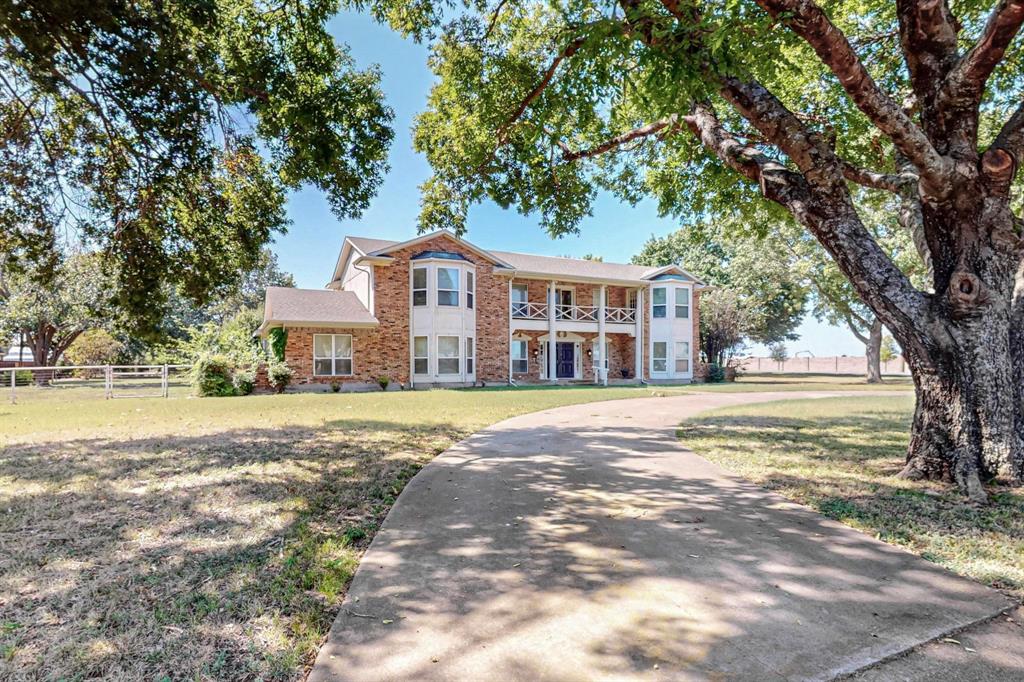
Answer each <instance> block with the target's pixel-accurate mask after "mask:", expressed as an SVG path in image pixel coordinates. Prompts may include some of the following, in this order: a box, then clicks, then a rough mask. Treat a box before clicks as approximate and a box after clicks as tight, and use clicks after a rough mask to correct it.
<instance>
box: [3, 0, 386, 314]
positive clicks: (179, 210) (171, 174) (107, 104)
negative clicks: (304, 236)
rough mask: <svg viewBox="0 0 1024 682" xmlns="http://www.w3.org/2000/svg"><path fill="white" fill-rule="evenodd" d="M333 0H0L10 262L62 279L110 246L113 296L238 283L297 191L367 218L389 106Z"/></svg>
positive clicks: (129, 298)
mask: <svg viewBox="0 0 1024 682" xmlns="http://www.w3.org/2000/svg"><path fill="white" fill-rule="evenodd" d="M338 9H339V0H293V1H288V2H264V1H263V0H198V1H197V0H160V1H156V2H149V1H148V0H0V262H2V263H3V266H4V267H5V268H7V269H8V270H12V269H21V270H22V271H23V272H31V273H35V274H36V276H37V277H40V278H42V279H41V280H40V281H41V283H42V284H43V285H46V284H47V283H48V282H47V280H49V285H50V286H53V280H54V279H55V278H56V277H57V273H58V271H59V269H60V254H61V253H62V251H63V250H64V247H66V245H67V244H75V243H77V242H79V241H84V242H85V243H86V245H87V248H90V249H101V250H102V251H103V252H104V253H105V256H106V257H105V259H104V261H103V263H104V267H105V268H106V269H107V270H108V271H109V272H110V273H111V274H112V275H113V276H114V277H115V280H116V281H115V284H114V286H113V287H112V289H111V291H110V294H111V298H112V302H113V303H114V304H115V306H116V307H118V308H121V309H124V310H126V311H128V312H129V313H131V319H133V320H135V321H137V322H141V323H148V324H139V325H137V326H138V327H139V328H140V329H146V328H150V329H151V328H152V326H153V324H154V323H155V322H156V321H158V320H160V319H161V317H162V312H163V311H162V308H163V304H164V303H165V302H166V301H165V299H166V296H165V293H164V292H167V291H171V290H174V289H177V290H180V291H182V292H184V293H185V294H186V295H188V296H189V297H190V298H192V299H194V300H196V301H197V302H202V301H203V300H204V299H206V298H208V297H209V295H210V294H211V292H213V293H215V292H217V291H218V290H220V289H222V288H223V287H224V286H229V285H231V284H233V283H235V282H236V281H237V280H238V278H239V275H240V273H243V272H246V271H249V270H251V269H252V268H253V267H254V266H255V265H256V264H257V262H258V259H259V257H260V252H261V249H262V247H263V246H264V245H266V244H267V243H268V241H269V240H270V239H271V237H272V235H273V234H274V233H275V232H279V231H282V230H283V229H284V228H285V227H286V226H287V218H286V214H285V197H286V192H287V191H288V190H292V189H296V188H298V187H300V186H302V185H304V184H310V185H312V186H315V187H317V188H319V189H320V190H322V191H323V192H324V193H325V195H326V197H327V198H328V200H329V201H330V203H331V206H332V208H333V209H334V211H335V213H336V214H337V215H339V216H340V217H354V216H358V215H359V214H360V213H361V211H362V210H363V209H364V208H365V207H366V206H367V204H368V202H369V200H370V198H371V197H372V196H373V194H374V192H375V191H376V188H377V186H378V184H379V183H380V181H381V179H382V177H383V174H384V173H385V172H386V170H387V161H386V158H387V150H388V146H389V144H390V142H391V139H392V130H391V125H390V124H391V120H392V113H391V111H390V109H389V108H388V107H387V106H386V105H385V104H384V102H383V95H382V93H381V91H380V87H379V80H380V74H379V73H378V72H377V70H376V69H373V68H370V69H365V70H361V69H359V68H357V67H356V66H355V64H354V62H353V60H352V58H351V57H350V56H349V54H348V52H347V49H346V48H345V47H344V46H343V45H339V44H337V43H336V42H335V40H334V38H333V37H332V36H331V34H330V33H329V32H328V30H327V22H328V21H330V20H331V19H332V18H333V17H334V16H335V15H336V14H337V12H338Z"/></svg>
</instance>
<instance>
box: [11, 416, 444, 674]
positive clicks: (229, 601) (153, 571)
mask: <svg viewBox="0 0 1024 682" xmlns="http://www.w3.org/2000/svg"><path fill="white" fill-rule="evenodd" d="M462 435H464V432H463V431H462V430H461V429H459V428H458V427H455V426H452V425H450V424H438V425H433V426H430V427H422V428H421V427H411V426H409V425H406V424H401V423H396V422H391V421H386V420H380V421H369V420H358V421H355V420H348V421H336V422H333V423H327V424H325V425H324V426H321V427H307V426H302V427H285V428H273V429H259V428H253V429H237V430H229V431H224V432H219V433H212V434H204V435H200V436H185V435H178V436H176V435H163V436H154V437H149V438H136V439H131V440H126V439H123V438H87V439H79V440H66V441H54V440H48V441H44V442H30V443H19V444H12V445H9V446H6V447H5V448H4V449H3V450H2V452H0V506H2V507H3V509H4V512H5V513H4V514H3V515H0V547H2V548H3V552H2V553H0V604H2V605H3V609H2V610H3V613H4V616H3V622H2V623H0V625H2V628H0V653H2V656H0V677H7V676H8V675H10V676H12V677H19V676H20V677H25V678H26V679H28V678H33V677H45V678H48V679H61V678H67V679H77V678H87V677H97V676H99V677H104V678H107V679H161V678H163V677H165V676H166V677H167V678H168V679H196V678H216V679H243V678H244V679H259V678H262V679H296V678H298V677H301V675H302V674H303V671H304V670H305V668H306V666H307V665H308V664H309V663H310V662H311V660H312V656H313V655H314V654H315V652H316V649H317V648H318V647H319V645H320V643H321V641H322V638H323V636H324V634H325V633H326V631H327V628H328V627H329V626H330V623H331V622H332V620H333V618H334V616H335V615H336V613H337V609H338V605H339V604H340V602H341V598H342V597H343V595H344V591H345V589H346V588H347V585H348V582H349V580H350V579H351V576H352V574H353V572H354V571H355V567H356V565H357V563H358V559H359V556H360V554H361V553H362V551H363V549H364V548H365V547H366V546H367V545H368V543H369V541H370V539H371V538H372V537H373V534H374V532H375V531H376V528H377V527H378V526H379V524H380V522H381V520H382V519H383V517H384V515H385V514H386V512H387V510H388V509H389V508H390V506H391V505H392V504H393V503H394V500H395V498H396V497H397V495H398V493H399V492H400V491H401V489H402V488H403V487H404V485H405V484H406V482H408V480H409V479H410V478H411V477H412V476H413V475H414V474H415V473H416V472H417V471H418V470H419V468H420V467H421V466H422V465H423V464H424V463H425V462H426V461H428V460H429V459H430V458H432V457H433V456H434V455H435V454H436V453H437V452H439V451H440V450H442V449H443V448H444V447H446V446H447V445H448V444H450V443H451V442H452V441H453V440H455V439H457V438H459V437H461V436H462Z"/></svg>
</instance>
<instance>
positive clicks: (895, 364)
mask: <svg viewBox="0 0 1024 682" xmlns="http://www.w3.org/2000/svg"><path fill="white" fill-rule="evenodd" d="M738 364H739V367H740V370H741V371H743V372H751V373H757V374H864V373H866V372H867V370H868V359H867V358H864V357H856V356H852V357H851V356H845V355H838V356H831V357H817V358H812V357H801V358H789V359H787V360H786V361H784V362H779V361H778V360H773V359H772V358H756V357H749V358H743V359H741V360H740V361H739V363H738ZM882 374H889V375H903V376H910V370H909V369H908V368H907V363H906V362H904V361H903V358H902V357H899V358H895V359H893V360H889V361H888V362H883V363H882Z"/></svg>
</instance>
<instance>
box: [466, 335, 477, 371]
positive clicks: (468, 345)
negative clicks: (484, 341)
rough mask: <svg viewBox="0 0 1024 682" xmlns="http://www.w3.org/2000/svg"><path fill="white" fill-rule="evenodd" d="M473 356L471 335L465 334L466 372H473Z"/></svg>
mask: <svg viewBox="0 0 1024 682" xmlns="http://www.w3.org/2000/svg"><path fill="white" fill-rule="evenodd" d="M474 357H475V356H474V350H473V337H472V336H467V337H466V374H472V373H473V358H474Z"/></svg>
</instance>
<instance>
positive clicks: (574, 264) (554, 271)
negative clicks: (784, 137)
mask: <svg viewBox="0 0 1024 682" xmlns="http://www.w3.org/2000/svg"><path fill="white" fill-rule="evenodd" d="M348 240H349V241H350V242H352V243H353V244H354V245H355V246H356V248H358V249H359V250H360V251H362V252H363V253H365V254H366V255H368V256H369V255H374V254H375V253H376V252H378V251H382V250H384V249H387V248H389V247H392V246H394V245H395V244H399V243H401V242H396V241H392V240H389V239H373V238H370V237H348ZM487 253H490V254H491V255H493V256H494V257H495V258H497V259H499V260H503V261H505V262H506V263H508V264H509V265H511V266H512V267H513V268H515V269H516V270H522V271H524V272H536V273H538V274H543V275H551V276H552V277H564V278H573V277H582V278H585V279H620V280H633V281H636V280H640V279H643V278H644V276H646V275H649V274H651V273H653V272H655V271H656V270H659V269H660V268H656V267H650V266H647V265H629V264H627V263H602V262H599V261H591V260H584V259H582V258H559V257H557V256H537V255H534V254H529V253H516V252H514V251H491V250H487Z"/></svg>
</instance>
